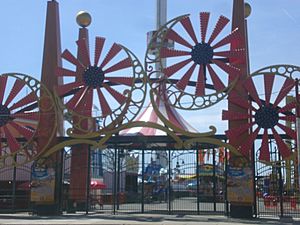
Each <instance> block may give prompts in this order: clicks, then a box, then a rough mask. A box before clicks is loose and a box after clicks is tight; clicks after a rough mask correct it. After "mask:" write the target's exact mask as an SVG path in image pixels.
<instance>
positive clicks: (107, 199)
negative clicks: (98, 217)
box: [0, 147, 300, 217]
mask: <svg viewBox="0 0 300 225" xmlns="http://www.w3.org/2000/svg"><path fill="white" fill-rule="evenodd" d="M88 149H89V150H88V160H87V162H86V163H85V164H82V165H84V166H82V167H78V166H77V168H76V169H77V170H76V171H88V174H86V176H85V178H84V179H85V181H84V185H81V186H80V185H79V186H78V185H76V184H75V185H74V184H72V182H73V183H74V182H75V183H76V182H83V181H82V178H80V179H81V181H80V179H79V177H76V176H73V177H72V176H71V173H72V172H73V173H74V174H75V175H76V173H75V172H74V171H72V170H74V168H73V169H72V166H71V164H72V151H71V150H64V152H63V154H60V155H61V157H62V159H61V160H59V161H61V162H63V163H62V164H63V165H62V169H61V171H62V172H59V171H58V173H62V176H61V180H59V182H57V188H56V190H60V192H61V195H60V196H61V197H60V198H59V199H57V204H59V208H60V209H61V210H62V211H63V212H66V213H68V212H78V211H84V212H108V213H117V212H118V213H122V212H124V213H165V214H181V213H182V214H205V213H209V214H211V213H218V214H226V215H229V212H228V210H229V208H230V207H229V206H228V201H227V186H226V180H227V173H226V168H227V166H226V164H227V158H226V157H224V150H222V151H221V149H217V148H216V149H205V150H203V149H201V150H171V149H169V150H127V149H117V148H116V149H105V150H95V149H90V148H88ZM272 149H273V152H272V154H273V156H272V157H273V158H274V160H273V161H272V163H265V162H260V161H259V160H258V157H257V159H256V161H255V171H256V172H255V187H256V199H255V205H256V211H255V212H254V214H255V215H257V216H259V217H263V216H271V217H280V216H293V217H300V204H299V203H300V199H299V192H298V190H299V185H298V180H297V177H298V174H297V173H298V172H297V169H296V168H295V165H294V162H293V161H292V160H290V161H289V160H280V155H279V153H278V151H277V149H276V147H275V148H272ZM257 155H258V153H257ZM17 157H22V156H17ZM77 157H79V158H80V157H81V158H82V159H83V158H84V156H80V155H79V156H78V155H77ZM276 157H277V158H276ZM31 167H32V163H28V164H25V165H23V166H17V167H10V168H2V169H0V212H16V211H31V210H32V204H31V201H30V184H31ZM57 168H60V167H57ZM87 168H90V169H89V170H88V169H87ZM72 193H73V194H72ZM74 193H80V197H78V196H77V197H76V198H74Z"/></svg>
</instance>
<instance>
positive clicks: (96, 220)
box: [0, 213, 300, 225]
mask: <svg viewBox="0 0 300 225" xmlns="http://www.w3.org/2000/svg"><path fill="white" fill-rule="evenodd" d="M0 224H64V225H67V224H140V225H156V224H157V225H158V224H170V225H171V224H172V225H173V224H174V225H183V224H189V225H196V224H197V225H204V224H224V225H242V224H251V225H254V224H258V225H260V224H261V225H269V224H299V225H300V221H295V220H293V219H291V218H285V219H282V220H279V219H274V218H261V219H253V220H243V219H233V218H227V217H224V216H218V215H200V216H192V215H185V216H182V215H180V216H179V215H177V216H176V215H152V214H119V215H109V214H89V215H84V214H79V213H78V214H68V215H62V216H54V217H41V216H32V215H28V214H25V213H17V214H0Z"/></svg>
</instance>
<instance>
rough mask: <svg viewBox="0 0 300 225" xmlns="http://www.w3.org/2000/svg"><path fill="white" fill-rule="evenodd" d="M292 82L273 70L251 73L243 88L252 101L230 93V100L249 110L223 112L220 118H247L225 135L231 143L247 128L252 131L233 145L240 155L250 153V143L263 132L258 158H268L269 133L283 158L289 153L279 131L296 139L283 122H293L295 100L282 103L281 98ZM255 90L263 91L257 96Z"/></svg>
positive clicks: (292, 85) (283, 97)
mask: <svg viewBox="0 0 300 225" xmlns="http://www.w3.org/2000/svg"><path fill="white" fill-rule="evenodd" d="M294 85H295V81H294V80H293V79H292V78H289V77H286V76H281V75H280V76H279V75H278V76H275V74H274V73H264V74H260V75H256V76H251V77H249V78H248V79H247V80H246V81H245V83H244V87H245V88H246V90H247V91H248V92H249V94H250V97H251V103H250V102H249V101H248V99H246V98H243V97H241V96H239V95H237V94H235V93H231V95H230V97H229V100H230V101H231V102H232V103H234V104H236V105H238V106H240V107H242V108H244V109H249V110H248V111H249V113H241V112H232V111H223V120H235V121H238V120H242V121H247V122H245V123H243V124H242V125H241V126H239V127H236V128H233V129H230V130H228V131H226V136H227V137H228V138H229V140H230V142H232V143H233V142H234V140H238V139H239V137H240V136H241V135H242V134H245V133H246V132H248V131H249V129H251V130H252V132H251V133H250V135H249V136H248V138H247V140H246V141H245V142H243V143H242V144H241V146H235V147H238V149H239V151H240V152H241V153H242V154H243V155H245V156H246V157H248V156H249V152H250V149H251V148H252V147H251V146H253V143H254V141H255V140H256V138H257V136H258V135H259V134H262V142H261V147H260V156H259V159H260V160H263V161H268V162H269V161H270V149H269V139H270V138H271V136H270V135H273V138H274V139H275V142H276V144H277V147H278V150H279V152H280V154H281V156H282V158H286V157H288V156H290V155H291V150H290V148H289V147H288V146H287V144H286V143H285V142H284V141H283V139H282V137H281V135H280V134H286V135H287V136H289V137H290V138H291V139H296V132H295V131H294V130H292V129H291V128H290V127H288V126H286V125H285V121H290V122H295V120H296V117H295V114H293V113H292V112H291V110H293V109H294V108H295V107H296V103H295V102H291V103H288V104H285V103H284V101H283V100H284V99H285V97H286V96H287V94H288V93H289V92H290V91H291V90H292V88H293V87H294ZM275 87H276V88H280V89H279V91H277V90H273V89H275ZM258 90H264V92H263V94H262V95H260V93H259V92H258ZM233 144H234V143H233Z"/></svg>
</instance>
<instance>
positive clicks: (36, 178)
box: [30, 166, 55, 204]
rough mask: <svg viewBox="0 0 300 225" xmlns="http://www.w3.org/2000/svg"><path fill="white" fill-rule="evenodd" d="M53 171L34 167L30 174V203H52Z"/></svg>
mask: <svg viewBox="0 0 300 225" xmlns="http://www.w3.org/2000/svg"><path fill="white" fill-rule="evenodd" d="M54 193H55V170H54V169H53V168H38V167H34V166H33V169H32V174H31V196H30V198H31V201H32V202H38V203H42V202H43V203H48V204H49V203H54Z"/></svg>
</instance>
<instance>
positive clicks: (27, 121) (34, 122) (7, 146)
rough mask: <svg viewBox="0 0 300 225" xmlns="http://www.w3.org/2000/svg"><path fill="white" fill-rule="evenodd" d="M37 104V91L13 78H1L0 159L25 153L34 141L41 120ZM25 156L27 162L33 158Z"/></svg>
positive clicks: (5, 75)
mask: <svg viewBox="0 0 300 225" xmlns="http://www.w3.org/2000/svg"><path fill="white" fill-rule="evenodd" d="M26 79H27V80H28V81H29V78H28V77H26ZM38 100H39V97H38V96H37V91H34V90H33V89H31V88H30V86H29V82H28V83H27V82H25V79H20V78H18V77H17V76H16V75H15V74H12V75H11V74H4V75H1V76H0V138H1V139H0V147H1V151H0V158H3V157H4V158H5V157H8V156H11V155H15V154H17V153H18V152H20V151H22V150H24V147H25V146H26V145H27V144H28V143H29V142H30V141H31V140H32V139H33V137H34V134H35V132H36V130H37V127H38V123H39V116H40V113H39V111H38V109H37V108H38V104H37V103H38ZM32 105H35V106H34V107H29V106H32ZM25 154H27V158H28V157H32V156H33V155H31V154H29V152H27V151H25Z"/></svg>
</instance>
